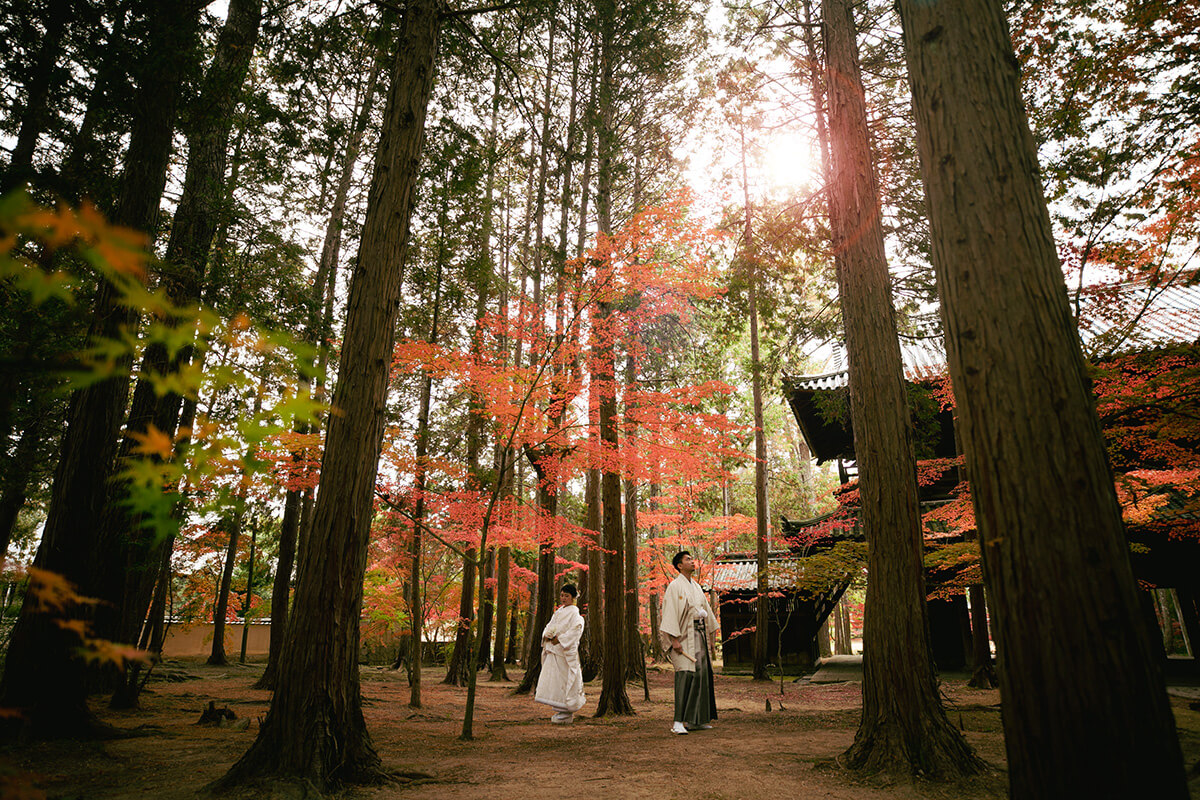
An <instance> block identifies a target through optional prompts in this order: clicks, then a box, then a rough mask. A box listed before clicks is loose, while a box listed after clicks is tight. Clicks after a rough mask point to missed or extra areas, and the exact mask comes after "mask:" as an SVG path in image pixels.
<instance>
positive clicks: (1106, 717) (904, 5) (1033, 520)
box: [899, 0, 1188, 798]
mask: <svg viewBox="0 0 1200 800" xmlns="http://www.w3.org/2000/svg"><path fill="white" fill-rule="evenodd" d="M899 6H900V12H901V17H902V21H903V26H904V44H905V54H906V57H907V61H908V68H909V73H910V76H911V82H912V87H913V107H914V109H915V112H916V120H917V142H918V147H919V152H920V156H921V165H922V173H923V177H924V179H925V184H926V192H927V197H928V204H929V211H930V219H931V222H932V228H933V231H932V232H933V236H932V243H933V248H932V252H933V265H934V269H935V271H936V273H937V281H938V290H939V293H940V295H941V301H942V320H943V323H944V326H945V332H946V351H947V356H948V360H949V366H950V377H951V379H952V380H953V382H954V393H955V397H956V399H957V410H958V417H957V419H958V424H959V431H960V433H961V434H962V439H963V445H964V450H965V455H966V463H967V467H968V469H969V471H970V476H971V495H972V497H973V498H974V502H975V515H976V520H977V524H978V529H979V537H980V543H981V548H980V549H981V550H982V552H983V567H984V582H985V583H986V585H987V589H988V593H989V595H990V596H991V601H992V611H993V618H992V630H993V635H994V637H995V639H996V647H997V652H998V654H999V657H1000V670H999V672H1000V691H1001V696H1002V697H1003V701H1004V702H1003V706H1002V713H1003V720H1004V733H1005V737H1004V738H1005V745H1006V747H1007V750H1008V765H1009V781H1010V783H1009V792H1010V795H1011V796H1012V797H1021V798H1052V797H1053V798H1060V797H1067V796H1071V797H1088V796H1096V797H1099V796H1104V797H1156V798H1172V797H1174V798H1185V797H1187V796H1188V789H1187V783H1186V779H1185V776H1184V770H1183V760H1182V756H1181V753H1180V748H1179V740H1178V738H1177V737H1176V733H1175V724H1174V719H1173V718H1172V715H1171V707H1170V705H1169V703H1168V701H1167V695H1166V692H1165V689H1164V685H1163V677H1162V671H1161V665H1160V663H1159V662H1160V657H1159V656H1158V655H1156V652H1155V648H1154V647H1153V643H1152V642H1151V641H1150V636H1149V632H1148V631H1147V630H1146V628H1145V625H1144V623H1143V621H1142V619H1141V616H1140V613H1139V610H1138V599H1137V587H1136V584H1135V582H1134V578H1133V574H1132V570H1131V569H1130V565H1129V546H1128V544H1127V543H1126V540H1125V535H1124V529H1123V526H1122V524H1121V509H1120V507H1119V505H1118V503H1117V498H1116V493H1115V491H1114V489H1113V480H1112V475H1111V473H1110V472H1109V467H1108V463H1107V458H1106V455H1105V450H1104V442H1103V439H1102V438H1101V431H1100V425H1099V423H1098V421H1097V418H1096V412H1095V407H1094V405H1093V399H1092V395H1091V392H1090V388H1089V382H1088V377H1087V373H1086V370H1085V366H1084V362H1083V357H1082V355H1081V352H1080V348H1079V340H1078V335H1077V333H1076V330H1075V326H1074V324H1073V323H1072V317H1071V311H1070V308H1069V304H1068V300H1067V292H1066V287H1065V285H1064V280H1063V274H1062V270H1061V267H1060V264H1059V260H1058V254H1057V252H1056V250H1055V243H1054V238H1053V232H1052V229H1051V223H1050V217H1049V214H1048V213H1047V210H1046V201H1045V196H1044V194H1043V192H1042V186H1041V181H1040V179H1039V175H1038V164H1037V151H1036V145H1035V143H1034V140H1033V136H1032V135H1031V133H1030V130H1029V122H1028V119H1027V118H1026V116H1025V111H1024V106H1023V104H1022V99H1021V91H1020V88H1021V87H1020V81H1019V75H1018V70H1017V60H1016V57H1015V55H1014V54H1013V50H1012V43H1011V41H1010V39H1009V34H1008V26H1007V22H1006V19H1005V13H1004V8H1003V6H1002V4H1001V3H999V2H997V0H962V2H959V3H954V4H928V3H922V2H913V1H912V0H900V3H899ZM1049 653H1053V654H1054V657H1053V658H1048V657H1047V654H1049Z"/></svg>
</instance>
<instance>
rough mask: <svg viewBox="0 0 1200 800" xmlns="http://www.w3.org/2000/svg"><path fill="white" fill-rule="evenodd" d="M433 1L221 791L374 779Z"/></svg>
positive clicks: (397, 72)
mask: <svg viewBox="0 0 1200 800" xmlns="http://www.w3.org/2000/svg"><path fill="white" fill-rule="evenodd" d="M441 10H442V6H441V3H440V2H439V0H413V2H410V3H409V4H408V5H407V6H406V7H405V11H404V17H403V22H402V24H401V30H400V35H399V38H398V41H397V42H396V56H395V60H394V62H393V67H392V75H391V89H390V91H389V94H388V102H387V109H386V111H385V112H384V128H383V134H382V136H381V139H380V142H379V149H378V152H377V154H376V158H375V173H374V175H373V177H372V179H371V188H370V194H369V199H368V201H367V215H366V220H365V223H364V227H363V233H362V239H361V241H360V243H359V252H358V268H357V269H356V270H355V272H354V277H353V278H352V280H351V283H350V299H349V305H348V309H347V317H346V332H345V339H344V344H343V349H342V360H341V367H340V369H339V372H338V382H337V388H336V389H335V391H334V396H333V406H334V408H336V409H337V410H338V413H337V414H333V415H331V417H330V422H329V430H328V434H327V438H326V446H325V453H324V457H323V459H322V463H321V483H320V488H319V492H318V494H317V505H316V509H315V511H314V519H313V525H312V531H311V533H310V534H309V535H308V536H307V537H305V539H304V542H303V548H304V554H303V557H302V563H303V564H304V565H305V569H303V570H302V571H301V573H300V578H299V581H298V583H297V587H296V600H295V605H294V611H295V613H293V614H292V615H291V620H290V622H289V624H288V629H287V632H286V634H285V637H284V645H283V652H282V653H281V655H280V661H279V683H278V686H277V688H276V691H275V696H274V700H273V702H272V704H271V708H270V710H269V711H268V712H267V716H266V718H265V719H264V720H263V723H262V726H261V728H260V730H259V734H258V738H257V739H256V740H255V742H254V744H253V745H252V746H251V748H250V750H249V751H247V752H246V754H245V755H243V756H242V758H241V759H240V760H239V761H238V762H237V763H236V764H234V766H233V767H232V768H231V769H230V770H229V772H228V773H227V774H226V775H225V777H223V778H222V779H220V780H219V781H217V782H216V784H214V788H216V789H218V790H219V789H221V788H226V787H231V786H233V785H237V784H241V783H247V782H252V781H255V780H260V779H271V778H281V779H285V780H291V779H294V780H298V781H300V782H301V783H310V784H315V785H316V786H317V787H318V788H319V789H322V790H323V789H325V788H327V787H330V786H332V785H336V784H338V783H342V782H351V781H373V780H377V779H379V778H380V777H381V773H380V766H379V756H378V755H377V754H376V752H375V748H374V747H373V745H372V744H371V739H370V735H369V734H368V732H367V728H366V723H365V721H364V720H363V714H362V694H361V687H360V684H359V675H358V652H359V625H358V620H359V616H360V614H361V610H362V592H363V576H364V573H365V571H366V561H367V544H368V539H369V535H370V529H371V520H372V517H373V505H374V504H373V497H374V491H375V475H376V467H377V463H378V460H379V452H380V446H381V442H382V438H383V430H384V422H385V417H386V413H385V412H386V396H387V387H388V372H389V366H390V364H391V352H392V344H393V339H394V336H395V324H396V314H397V308H398V305H399V302H400V281H401V276H402V273H403V266H404V251H405V248H406V245H407V242H408V236H409V221H410V218H411V213H412V207H413V199H414V190H415V188H416V183H417V175H418V162H419V158H420V153H421V144H422V139H423V137H424V132H425V117H426V112H427V109H428V106H429V99H430V96H431V94H432V91H433V76H434V68H435V65H436V60H437V50H438V38H439V33H440V28H441V17H440V12H441Z"/></svg>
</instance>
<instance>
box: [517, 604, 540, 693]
mask: <svg viewBox="0 0 1200 800" xmlns="http://www.w3.org/2000/svg"><path fill="white" fill-rule="evenodd" d="M537 604H538V593H537V592H536V591H532V592H530V593H529V608H527V609H525V625H524V626H523V629H522V631H521V656H520V657H521V668H522V669H525V670H528V669H529V654H530V652H532V650H533V628H534V619H535V618H536V617H537ZM510 660H511V657H510ZM527 691H528V690H527Z"/></svg>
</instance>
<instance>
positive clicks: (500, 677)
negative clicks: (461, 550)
mask: <svg viewBox="0 0 1200 800" xmlns="http://www.w3.org/2000/svg"><path fill="white" fill-rule="evenodd" d="M510 558H511V555H510V551H509V548H508V546H507V545H504V546H502V547H501V548H500V552H499V554H498V555H497V562H496V576H497V577H496V647H495V650H493V651H492V674H491V676H490V677H489V678H488V680H490V681H506V680H508V671H507V670H506V669H505V668H504V656H505V639H506V633H507V627H508V624H509V619H508V617H509V613H508V575H509V559H510ZM513 618H514V619H515V618H516V615H513Z"/></svg>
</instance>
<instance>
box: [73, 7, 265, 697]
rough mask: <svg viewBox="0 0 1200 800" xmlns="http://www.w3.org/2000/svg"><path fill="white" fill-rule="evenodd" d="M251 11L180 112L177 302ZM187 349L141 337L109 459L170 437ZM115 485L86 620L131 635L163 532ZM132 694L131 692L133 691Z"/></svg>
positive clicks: (191, 281) (220, 158) (219, 155)
mask: <svg viewBox="0 0 1200 800" xmlns="http://www.w3.org/2000/svg"><path fill="white" fill-rule="evenodd" d="M261 18H262V0H233V2H231V3H230V5H229V15H228V18H227V20H226V22H225V24H224V25H223V26H222V28H221V34H220V36H219V38H218V41H217V47H216V51H215V53H214V55H213V60H212V63H211V64H210V66H209V68H208V70H207V72H206V73H205V76H204V81H203V84H202V86H201V90H200V95H199V97H198V100H197V103H196V107H194V108H193V110H192V114H191V115H189V116H190V118H191V119H192V124H191V129H190V130H189V131H188V137H187V138H188V166H187V174H186V177H185V179H184V184H183V192H182V194H181V196H180V202H179V207H178V209H177V210H176V213H175V219H174V221H173V223H172V226H171V236H170V239H169V240H168V242H167V253H166V258H165V260H164V261H163V264H162V284H163V287H164V288H165V289H166V292H167V295H168V297H169V298H170V299H171V301H172V302H173V303H175V304H176V305H178V306H180V307H182V308H185V309H187V308H190V307H192V306H194V305H195V304H196V303H197V302H198V301H199V300H200V297H201V292H202V288H203V284H204V275H205V271H206V267H207V264H208V259H209V251H210V250H211V248H212V242H213V237H214V235H215V233H216V230H217V226H218V223H219V222H220V220H221V218H222V216H223V215H224V213H225V210H224V204H225V200H226V197H227V192H226V187H225V169H226V162H227V160H228V157H227V151H228V148H229V137H230V131H231V130H232V124H233V123H232V112H233V109H234V107H235V106H236V104H237V102H238V99H239V98H240V97H241V89H242V84H243V82H244V80H245V76H246V73H247V70H248V69H249V64H250V58H251V55H252V54H253V52H254V48H255V43H256V42H257V40H258V30H259V22H260V20H261ZM169 322H170V323H171V324H173V325H176V326H186V327H187V328H191V327H192V326H193V325H194V324H195V321H194V319H192V318H190V317H189V316H188V315H185V316H184V317H183V318H181V319H180V318H177V319H173V320H169ZM192 352H193V351H192V348H191V347H184V348H182V349H181V350H180V352H179V353H178V354H176V355H175V356H174V357H171V356H170V355H169V354H168V352H167V348H166V346H165V345H164V344H162V343H160V342H150V343H149V344H148V345H147V347H146V351H145V353H144V355H143V358H142V363H141V369H140V372H139V378H138V381H137V383H136V385H135V386H134V390H133V400H132V402H131V405H130V411H129V416H128V420H127V422H126V426H125V437H124V439H123V441H122V443H121V448H120V451H119V455H118V459H119V462H126V461H128V460H129V459H132V458H138V456H135V455H134V454H133V453H134V448H135V447H136V445H137V439H136V437H137V436H138V435H140V434H144V433H145V432H146V431H147V430H149V428H150V426H153V427H154V428H156V429H158V430H159V431H161V432H162V433H163V434H165V435H166V436H167V437H169V438H174V436H175V432H176V429H177V427H178V424H179V412H180V407H181V405H182V402H183V398H182V396H180V395H179V394H176V393H175V392H167V393H166V394H163V395H161V396H160V395H159V390H158V388H157V387H156V385H155V384H156V381H158V380H161V379H162V378H163V377H166V376H169V375H172V374H176V373H178V372H179V370H180V369H181V368H182V367H183V366H184V365H185V364H187V363H188V362H190V361H191V357H192ZM123 492H124V483H123V482H121V481H114V482H113V483H112V485H111V486H110V499H109V501H108V503H107V506H106V508H105V516H104V521H103V525H102V534H101V535H102V537H103V546H102V547H101V551H102V552H101V559H102V560H104V561H105V562H106V565H105V566H104V567H103V568H102V569H101V573H100V574H101V575H102V576H104V579H105V580H104V581H103V582H102V583H101V585H100V587H99V589H98V593H99V596H100V598H101V599H103V600H106V601H108V603H110V604H111V606H102V608H111V609H112V610H113V611H114V612H115V613H114V614H108V613H102V612H100V613H97V615H96V628H97V633H98V634H99V635H101V636H103V637H104V638H111V639H115V640H116V641H120V642H125V643H129V644H133V643H135V642H136V641H137V638H138V634H139V633H140V631H141V629H142V626H143V624H144V622H145V619H146V610H147V608H148V606H149V604H150V600H151V598H152V596H153V593H154V585H155V582H156V580H157V577H158V572H159V564H160V562H161V561H162V552H161V551H162V548H163V547H164V546H165V544H166V542H168V541H171V537H170V536H169V535H165V534H164V532H163V531H161V530H154V529H152V528H150V527H147V526H145V525H143V524H142V521H141V520H139V519H137V518H136V516H131V515H130V514H129V513H128V511H127V509H126V508H125V507H124V506H123V504H121V503H120V502H119V498H120V497H121V495H122V493H123ZM133 700H134V702H136V697H134V698H133Z"/></svg>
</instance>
